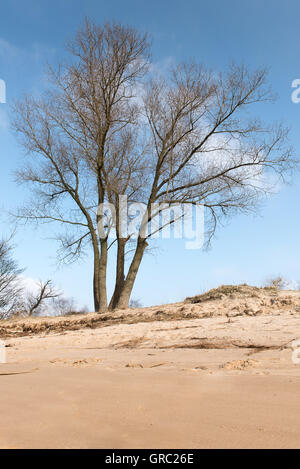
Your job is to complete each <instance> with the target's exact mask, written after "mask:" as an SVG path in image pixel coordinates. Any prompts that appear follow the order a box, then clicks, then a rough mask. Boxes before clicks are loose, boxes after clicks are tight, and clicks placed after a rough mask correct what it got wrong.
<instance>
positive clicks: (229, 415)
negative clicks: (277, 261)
mask: <svg viewBox="0 0 300 469" xmlns="http://www.w3.org/2000/svg"><path fill="white" fill-rule="evenodd" d="M195 301H197V302H195ZM0 338H2V339H3V340H4V341H5V343H6V346H7V347H6V351H7V363H6V364H0V386H1V400H0V415H1V420H0V447H1V448H300V365H297V364H294V363H293V362H292V348H291V344H292V341H293V340H294V339H300V292H276V291H275V290H271V289H270V290H264V289H255V288H249V287H240V288H239V289H236V290H234V289H233V290H226V289H224V287H223V288H220V289H219V290H217V291H216V292H213V294H212V295H210V296H209V297H201V298H200V299H199V298H198V299H191V300H189V301H188V302H185V303H176V304H174V305H164V306H159V307H152V308H145V309H142V310H127V311H122V312H121V311H120V312H116V313H114V314H113V315H111V314H107V315H102V316H100V315H94V314H90V315H87V316H72V317H67V318H52V319H50V318H45V319H32V320H15V321H9V322H2V323H0Z"/></svg>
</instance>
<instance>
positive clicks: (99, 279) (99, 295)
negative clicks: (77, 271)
mask: <svg viewBox="0 0 300 469" xmlns="http://www.w3.org/2000/svg"><path fill="white" fill-rule="evenodd" d="M106 269H107V240H106V239H104V240H101V254H99V249H98V248H96V249H95V247H94V281H93V292H94V308H95V312H96V313H103V312H105V311H106V310H107V291H106Z"/></svg>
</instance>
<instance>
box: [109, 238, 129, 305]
mask: <svg viewBox="0 0 300 469" xmlns="http://www.w3.org/2000/svg"><path fill="white" fill-rule="evenodd" d="M125 244H126V241H125V240H124V239H118V253H117V266H116V283H115V289H114V293H113V296H112V298H111V300H110V304H109V309H110V310H113V309H115V308H116V306H117V304H118V302H119V299H120V295H121V293H122V290H123V287H124V282H125Z"/></svg>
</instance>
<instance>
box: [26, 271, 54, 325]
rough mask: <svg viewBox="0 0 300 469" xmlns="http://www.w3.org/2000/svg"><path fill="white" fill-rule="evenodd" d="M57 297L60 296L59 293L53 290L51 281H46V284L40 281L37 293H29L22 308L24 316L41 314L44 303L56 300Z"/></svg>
mask: <svg viewBox="0 0 300 469" xmlns="http://www.w3.org/2000/svg"><path fill="white" fill-rule="evenodd" d="M59 296H61V293H60V292H58V291H57V290H56V289H55V288H54V286H53V283H52V280H47V281H46V282H42V281H40V282H39V283H38V284H37V292H36V293H30V294H28V296H27V300H26V304H25V308H24V309H25V312H26V315H27V316H33V315H37V314H41V312H42V308H43V307H44V305H45V302H46V301H47V300H53V299H54V298H58V297H59Z"/></svg>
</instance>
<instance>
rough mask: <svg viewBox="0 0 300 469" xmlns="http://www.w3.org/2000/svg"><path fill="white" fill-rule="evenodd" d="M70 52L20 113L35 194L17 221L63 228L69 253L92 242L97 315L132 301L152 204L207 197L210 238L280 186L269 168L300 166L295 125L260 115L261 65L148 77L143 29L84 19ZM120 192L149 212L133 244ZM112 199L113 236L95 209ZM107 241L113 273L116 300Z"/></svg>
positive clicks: (70, 256) (26, 175)
mask: <svg viewBox="0 0 300 469" xmlns="http://www.w3.org/2000/svg"><path fill="white" fill-rule="evenodd" d="M69 51H70V53H71V58H72V60H71V61H70V63H69V64H65V65H63V66H60V67H58V69H57V71H53V70H51V71H50V78H51V80H52V88H51V89H50V90H49V91H48V92H47V94H46V95H45V96H42V97H41V98H35V97H30V96H27V97H26V98H25V99H23V100H21V101H20V102H19V103H17V104H16V106H15V108H14V128H15V130H16V132H17V133H18V134H19V136H20V137H21V142H22V144H23V146H24V147H25V148H26V150H27V151H28V153H29V154H30V157H31V158H32V159H33V160H32V162H28V163H26V164H25V167H24V169H23V170H21V171H19V173H18V178H19V180H20V181H21V182H26V183H29V184H30V185H31V187H32V188H33V190H34V191H35V194H34V198H33V200H32V201H31V202H30V204H29V205H28V206H27V207H23V208H22V210H21V211H20V214H19V216H20V217H21V218H23V219H25V220H33V221H38V222H45V223H48V222H58V223H60V224H61V225H62V226H65V227H66V229H65V231H64V232H63V233H62V234H61V236H60V242H61V251H60V253H61V255H62V257H63V259H65V260H76V259H77V258H78V257H79V256H80V255H81V254H82V253H83V252H84V249H85V247H86V246H87V245H88V244H90V245H91V246H92V251H93V262H94V281H93V291H94V306H95V310H96V311H105V310H106V309H107V307H108V306H109V307H110V308H111V309H114V308H126V307H127V306H128V303H129V299H130V295H131V292H132V289H133V285H134V282H135V279H136V275H137V272H138V270H139V267H140V264H141V261H142V258H143V255H144V252H145V250H146V248H147V247H148V244H149V240H150V235H149V236H145V231H146V229H145V228H146V227H147V226H148V225H149V224H150V223H151V221H152V220H153V217H154V216H156V215H157V214H154V215H153V213H152V212H151V207H152V205H153V204H155V203H163V204H165V206H167V207H172V206H174V205H176V204H179V203H185V204H203V205H204V207H205V210H206V220H207V221H206V227H207V240H208V241H209V240H210V239H211V238H212V236H213V234H214V232H215V229H216V227H217V225H218V222H219V221H220V220H221V219H222V217H228V216H230V215H233V214H235V213H237V212H246V213H247V212H248V211H250V210H255V209H256V207H257V204H258V202H259V201H260V199H261V198H262V197H263V196H264V195H265V194H268V193H270V192H271V191H272V188H271V186H270V184H267V182H268V180H269V174H270V173H274V174H277V175H278V177H282V178H283V177H284V176H285V174H287V172H288V171H289V170H291V169H292V168H293V167H294V165H295V164H296V162H295V160H294V159H293V158H292V156H291V149H290V148H289V146H288V144H287V134H288V131H287V129H285V128H284V127H283V126H281V125H277V126H275V125H274V126H267V125H265V124H263V123H261V122H260V120H259V119H257V118H255V117H253V116H252V108H253V107H254V108H255V106H257V107H258V108H259V105H261V104H262V103H264V102H267V101H270V100H272V99H273V96H272V94H271V92H270V90H269V88H268V86H267V84H266V71H265V70H257V71H254V72H252V73H251V72H249V71H248V70H247V68H246V67H245V66H236V65H231V66H230V67H229V68H228V70H227V71H226V72H225V73H219V74H217V73H214V72H210V71H208V70H206V69H205V68H204V67H203V66H201V65H198V64H195V63H190V64H180V65H178V66H176V67H174V68H172V69H170V71H169V73H168V74H167V75H166V76H165V77H160V76H155V75H154V73H153V71H151V73H150V74H149V73H147V67H148V65H149V59H150V55H149V43H148V39H147V36H146V35H142V34H140V33H139V32H137V31H136V30H134V29H132V28H130V27H128V26H122V25H120V24H115V23H113V24H108V23H107V24H105V25H104V26H103V27H100V26H97V25H94V24H92V23H90V22H86V23H85V26H84V27H83V29H82V30H81V31H79V32H78V34H77V36H76V38H75V39H74V41H73V42H72V43H71V44H70V46H69ZM120 196H126V197H127V199H128V203H131V202H137V201H138V202H143V203H144V204H145V206H146V208H147V210H146V212H145V215H144V218H143V221H142V223H141V226H140V232H139V235H138V237H137V239H136V240H133V239H132V237H131V236H130V235H127V236H124V235H123V233H122V232H121V231H120V230H119V226H120V224H119V221H120V217H121V207H120ZM105 202H110V203H111V204H113V205H114V207H115V238H114V239H113V240H112V241H111V242H109V238H108V236H109V234H110V232H111V229H112V226H111V223H110V221H109V220H107V219H106V218H105V217H104V216H103V214H101V212H100V213H99V211H97V207H98V206H99V205H100V204H103V203H105ZM97 227H98V228H99V229H98V230H97ZM111 247H113V248H116V251H117V260H116V280H115V289H114V292H113V296H112V298H111V301H110V303H109V304H108V301H107V291H106V275H107V272H106V270H107V259H108V253H109V250H110V248H111ZM128 250H129V251H130V253H129V254H131V257H130V258H129V259H128V261H127V262H128V268H127V269H126V263H125V259H126V258H125V256H126V254H127V255H128Z"/></svg>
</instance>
